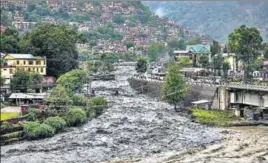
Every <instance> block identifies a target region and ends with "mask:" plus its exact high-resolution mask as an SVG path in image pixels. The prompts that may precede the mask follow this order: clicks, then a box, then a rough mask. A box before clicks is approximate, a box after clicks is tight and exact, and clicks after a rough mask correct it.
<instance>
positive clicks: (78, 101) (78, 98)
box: [71, 94, 88, 106]
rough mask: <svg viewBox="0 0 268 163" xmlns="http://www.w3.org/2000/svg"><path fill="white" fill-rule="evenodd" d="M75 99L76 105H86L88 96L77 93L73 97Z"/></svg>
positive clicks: (74, 103)
mask: <svg viewBox="0 0 268 163" xmlns="http://www.w3.org/2000/svg"><path fill="white" fill-rule="evenodd" d="M71 100H72V101H73V105H76V106H86V105H87V102H88V98H87V97H86V96H84V95H79V94H75V95H73V96H72V97H71Z"/></svg>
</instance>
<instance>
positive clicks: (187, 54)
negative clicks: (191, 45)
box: [173, 50, 194, 64]
mask: <svg viewBox="0 0 268 163" xmlns="http://www.w3.org/2000/svg"><path fill="white" fill-rule="evenodd" d="M173 53H174V54H175V57H174V59H175V60H176V61H179V59H180V57H187V58H189V59H190V62H191V64H193V63H194V60H193V59H194V54H193V53H192V51H188V50H174V52H173Z"/></svg>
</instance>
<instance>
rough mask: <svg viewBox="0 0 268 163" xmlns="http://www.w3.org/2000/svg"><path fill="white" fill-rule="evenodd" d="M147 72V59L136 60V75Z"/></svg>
mask: <svg viewBox="0 0 268 163" xmlns="http://www.w3.org/2000/svg"><path fill="white" fill-rule="evenodd" d="M146 70H147V59H146V58H138V59H137V64H136V71H137V72H138V73H145V72H146Z"/></svg>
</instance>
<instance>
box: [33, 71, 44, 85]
mask: <svg viewBox="0 0 268 163" xmlns="http://www.w3.org/2000/svg"><path fill="white" fill-rule="evenodd" d="M30 76H31V79H30V80H31V81H32V84H40V83H41V82H42V81H43V79H44V76H42V75H40V74H38V73H30Z"/></svg>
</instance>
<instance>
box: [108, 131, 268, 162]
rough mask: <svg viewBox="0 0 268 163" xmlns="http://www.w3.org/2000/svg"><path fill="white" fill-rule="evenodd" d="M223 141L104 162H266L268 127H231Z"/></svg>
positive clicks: (267, 158)
mask: <svg viewBox="0 0 268 163" xmlns="http://www.w3.org/2000/svg"><path fill="white" fill-rule="evenodd" d="M228 130H229V132H231V134H230V133H226V135H225V136H224V137H223V141H221V142H219V143H216V144H214V145H209V146H201V147H198V148H192V149H189V150H183V151H171V152H166V153H161V154H155V155H153V156H152V157H147V158H132V159H126V160H115V161H108V162H103V163H134V162H135V163H193V162H194V163H204V162H206V163H215V162H217V163H226V162H232V163H267V162H268V127H231V128H229V129H228Z"/></svg>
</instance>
